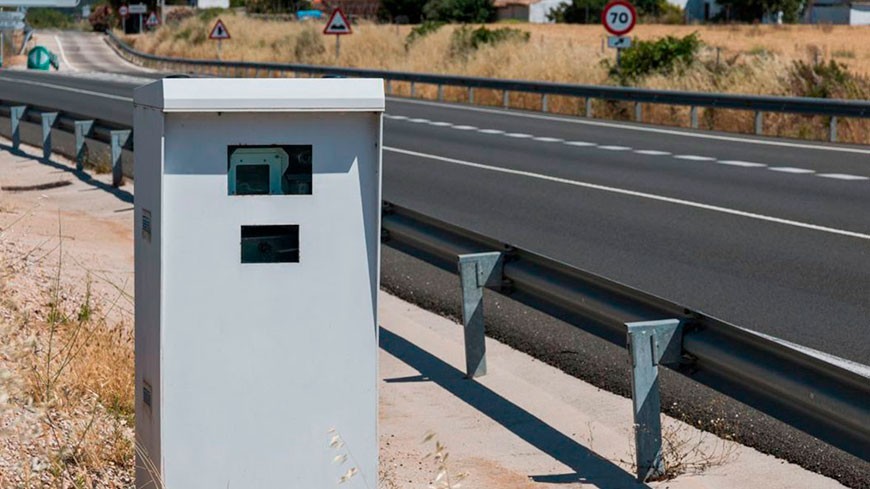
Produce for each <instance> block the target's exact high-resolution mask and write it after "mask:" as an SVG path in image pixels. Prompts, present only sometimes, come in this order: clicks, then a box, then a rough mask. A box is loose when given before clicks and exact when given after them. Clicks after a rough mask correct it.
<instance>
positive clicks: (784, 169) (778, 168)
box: [768, 166, 816, 174]
mask: <svg viewBox="0 0 870 489" xmlns="http://www.w3.org/2000/svg"><path fill="white" fill-rule="evenodd" d="M768 170H770V171H778V172H782V173H798V174H804V173H815V172H816V171H815V170H809V169H807V168H795V167H793V166H771V167H770V168H768Z"/></svg>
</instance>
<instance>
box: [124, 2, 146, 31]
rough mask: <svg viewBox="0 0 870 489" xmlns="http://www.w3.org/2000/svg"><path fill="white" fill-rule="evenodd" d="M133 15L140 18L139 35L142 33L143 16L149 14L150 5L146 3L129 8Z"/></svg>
mask: <svg viewBox="0 0 870 489" xmlns="http://www.w3.org/2000/svg"><path fill="white" fill-rule="evenodd" d="M129 10H130V13H131V14H136V15H138V16H139V34H141V33H142V25H143V20H144V19H143V17H142V16H143V15H145V14H146V13H148V5H145V4H144V3H137V4H135V5H130V7H129Z"/></svg>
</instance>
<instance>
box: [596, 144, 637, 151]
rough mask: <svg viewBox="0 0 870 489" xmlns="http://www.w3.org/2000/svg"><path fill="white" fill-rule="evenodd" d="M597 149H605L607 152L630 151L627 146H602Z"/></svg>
mask: <svg viewBox="0 0 870 489" xmlns="http://www.w3.org/2000/svg"><path fill="white" fill-rule="evenodd" d="M598 149H606V150H608V151H628V150H630V149H631V148H629V147H628V146H610V145H604V146H598Z"/></svg>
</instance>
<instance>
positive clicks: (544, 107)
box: [541, 93, 550, 112]
mask: <svg viewBox="0 0 870 489" xmlns="http://www.w3.org/2000/svg"><path fill="white" fill-rule="evenodd" d="M547 102H548V101H547V94H546V93H544V94H541V112H549V111H550V105H549V104H548V103H547Z"/></svg>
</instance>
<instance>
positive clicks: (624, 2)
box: [601, 0, 637, 36]
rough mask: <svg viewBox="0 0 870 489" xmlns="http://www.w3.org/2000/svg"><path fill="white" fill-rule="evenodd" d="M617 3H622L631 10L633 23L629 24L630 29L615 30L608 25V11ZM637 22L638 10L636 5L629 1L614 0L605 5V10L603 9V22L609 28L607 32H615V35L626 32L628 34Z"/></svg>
mask: <svg viewBox="0 0 870 489" xmlns="http://www.w3.org/2000/svg"><path fill="white" fill-rule="evenodd" d="M616 5H622V6H623V7H625V8H627V9H628V10H631V24H629V25H628V29H625V30H624V31H615V30H613V29H611V28H610V26H608V25H607V12H609V11H610V9H611V7H614V6H616ZM636 23H637V10H635V8H634V5H632V4H630V3H628V2H627V1H626V0H613V1H612V2H610V3H608V4H607V5H605V6H604V10H602V11H601V24H602V25H603V26H604V28H605V29H607V32H609V33H611V34H613V35H614V36H622V35H624V34H628V33H629V32H631V30H632V29H634V25H635V24H636Z"/></svg>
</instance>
